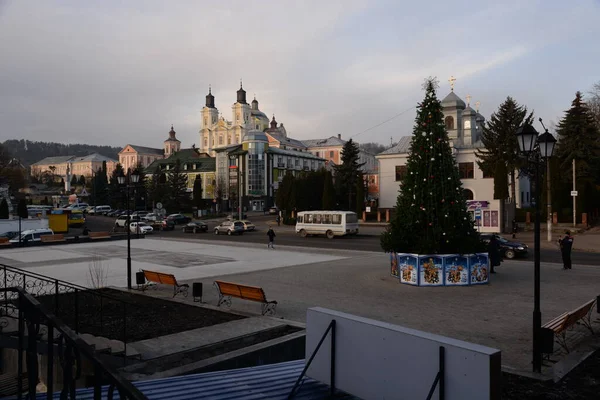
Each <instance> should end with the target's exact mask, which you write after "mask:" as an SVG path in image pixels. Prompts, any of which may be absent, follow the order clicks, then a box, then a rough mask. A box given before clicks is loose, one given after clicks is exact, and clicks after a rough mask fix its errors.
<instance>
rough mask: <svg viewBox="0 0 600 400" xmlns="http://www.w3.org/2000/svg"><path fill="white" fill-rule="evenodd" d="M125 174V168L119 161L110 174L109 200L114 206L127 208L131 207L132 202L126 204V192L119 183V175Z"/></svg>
mask: <svg viewBox="0 0 600 400" xmlns="http://www.w3.org/2000/svg"><path fill="white" fill-rule="evenodd" d="M120 176H125V170H124V169H123V166H122V165H121V164H120V163H119V164H117V165H116V166H115V169H113V171H112V173H111V174H110V180H109V181H108V190H107V192H108V195H109V198H108V200H109V201H108V202H109V203H110V206H111V207H112V208H120V207H122V206H125V208H126V209H129V208H130V207H131V204H126V202H127V201H126V198H127V196H126V193H125V191H124V189H123V186H121V185H120V184H119V177H120Z"/></svg>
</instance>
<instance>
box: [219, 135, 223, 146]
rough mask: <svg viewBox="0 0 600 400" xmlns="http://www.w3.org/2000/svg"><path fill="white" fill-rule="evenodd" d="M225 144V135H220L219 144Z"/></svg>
mask: <svg viewBox="0 0 600 400" xmlns="http://www.w3.org/2000/svg"><path fill="white" fill-rule="evenodd" d="M222 144H223V135H219V145H222Z"/></svg>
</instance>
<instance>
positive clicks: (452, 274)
mask: <svg viewBox="0 0 600 400" xmlns="http://www.w3.org/2000/svg"><path fill="white" fill-rule="evenodd" d="M444 279H445V281H444V282H445V284H446V286H456V285H468V284H469V259H468V258H467V257H465V256H461V255H459V254H449V255H447V256H445V257H444Z"/></svg>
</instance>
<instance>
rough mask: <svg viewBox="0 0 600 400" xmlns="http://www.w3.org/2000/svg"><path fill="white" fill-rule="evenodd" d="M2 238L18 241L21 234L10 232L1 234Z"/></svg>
mask: <svg viewBox="0 0 600 400" xmlns="http://www.w3.org/2000/svg"><path fill="white" fill-rule="evenodd" d="M0 237H3V238H7V239H8V240H10V239H14V238H17V239H18V238H19V232H13V231H10V232H4V233H0Z"/></svg>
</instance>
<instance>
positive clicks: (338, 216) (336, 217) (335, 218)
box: [331, 214, 342, 225]
mask: <svg viewBox="0 0 600 400" xmlns="http://www.w3.org/2000/svg"><path fill="white" fill-rule="evenodd" d="M331 222H332V223H334V224H335V225H341V224H342V214H333V215H332V216H331Z"/></svg>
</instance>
